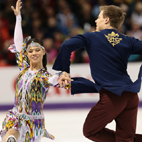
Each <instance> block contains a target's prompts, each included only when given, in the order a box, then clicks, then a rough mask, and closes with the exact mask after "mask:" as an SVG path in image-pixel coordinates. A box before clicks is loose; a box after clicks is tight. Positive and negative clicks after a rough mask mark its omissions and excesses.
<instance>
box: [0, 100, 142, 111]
mask: <svg viewBox="0 0 142 142" xmlns="http://www.w3.org/2000/svg"><path fill="white" fill-rule="evenodd" d="M95 104H96V102H86V103H85V102H83V103H54V104H44V107H43V109H44V110H52V109H85V108H91V107H93V106H94V105H95ZM139 107H142V101H140V102H139ZM12 108H13V105H10V104H9V105H8V104H7V105H0V111H6V110H9V109H12Z"/></svg>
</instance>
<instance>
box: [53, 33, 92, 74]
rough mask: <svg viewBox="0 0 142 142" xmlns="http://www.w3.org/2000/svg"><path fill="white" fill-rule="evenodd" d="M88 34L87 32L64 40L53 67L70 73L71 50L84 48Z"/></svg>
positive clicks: (86, 44)
mask: <svg viewBox="0 0 142 142" xmlns="http://www.w3.org/2000/svg"><path fill="white" fill-rule="evenodd" d="M88 35H89V33H85V34H83V35H76V36H74V37H72V38H70V39H69V40H66V41H65V42H64V43H63V44H62V45H61V49H60V52H59V54H58V56H57V58H56V60H55V62H54V65H53V69H54V70H58V71H65V72H67V73H70V56H71V52H72V51H75V50H76V49H79V48H86V47H87V46H88Z"/></svg>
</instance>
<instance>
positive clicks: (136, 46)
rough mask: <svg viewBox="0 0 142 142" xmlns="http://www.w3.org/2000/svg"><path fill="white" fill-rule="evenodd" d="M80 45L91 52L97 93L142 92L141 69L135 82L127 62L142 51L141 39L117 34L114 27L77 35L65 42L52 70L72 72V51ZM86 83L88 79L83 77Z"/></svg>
mask: <svg viewBox="0 0 142 142" xmlns="http://www.w3.org/2000/svg"><path fill="white" fill-rule="evenodd" d="M78 48H85V49H86V51H87V53H88V56H89V59H90V69H91V75H92V78H93V80H94V81H95V84H94V83H93V84H94V90H95V91H96V92H99V91H100V90H101V88H105V89H107V90H109V91H111V92H113V93H115V94H117V95H121V93H122V92H123V91H130V92H139V91H140V86H141V69H140V72H139V76H138V80H136V82H132V80H131V78H130V76H129V75H128V73H127V64H128V58H129V57H130V55H131V54H142V41H140V40H138V39H135V38H133V37H128V36H125V35H123V34H121V33H118V32H117V31H116V30H115V29H105V30H101V31H98V32H97V31H96V32H91V33H85V34H83V35H76V36H74V37H72V38H70V39H69V40H66V41H65V42H64V43H63V44H62V46H61V49H60V52H59V55H58V57H57V59H56V61H55V63H54V65H53V69H55V70H62V71H66V72H68V73H69V72H70V55H71V52H72V51H74V50H76V49H78ZM81 81H83V80H81ZM84 83H87V82H85V80H84ZM93 84H92V85H93ZM90 85H91V84H90ZM76 89H77V88H76ZM76 89H75V90H76ZM78 89H79V88H78ZM95 91H94V92H95ZM73 92H74V93H76V92H75V91H73ZM84 92H85V90H84ZM86 92H87V91H86ZM92 92H93V91H92ZM81 93H82V92H81Z"/></svg>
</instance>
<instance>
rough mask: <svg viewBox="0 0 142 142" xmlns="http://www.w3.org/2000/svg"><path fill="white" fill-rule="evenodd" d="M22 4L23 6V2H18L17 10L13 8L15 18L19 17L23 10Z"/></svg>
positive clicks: (19, 0)
mask: <svg viewBox="0 0 142 142" xmlns="http://www.w3.org/2000/svg"><path fill="white" fill-rule="evenodd" d="M21 4H22V2H21V0H17V2H16V8H14V7H13V6H11V9H12V10H13V11H14V14H15V16H17V15H19V14H20V10H21V8H22V6H21Z"/></svg>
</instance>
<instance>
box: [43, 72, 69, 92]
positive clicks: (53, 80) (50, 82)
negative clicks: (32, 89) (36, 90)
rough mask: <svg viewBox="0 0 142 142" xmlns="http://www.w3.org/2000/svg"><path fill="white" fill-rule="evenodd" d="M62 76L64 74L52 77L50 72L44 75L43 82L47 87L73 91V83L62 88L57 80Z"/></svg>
mask: <svg viewBox="0 0 142 142" xmlns="http://www.w3.org/2000/svg"><path fill="white" fill-rule="evenodd" d="M61 74H62V72H59V73H56V74H55V75H52V74H51V73H49V72H45V73H44V77H43V78H42V82H43V84H44V86H45V87H49V86H53V87H58V88H64V89H69V90H70V89H71V83H70V82H69V83H68V84H67V85H65V86H63V87H61V86H60V84H59V83H58V81H57V78H58V77H59V76H60V75H61Z"/></svg>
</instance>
